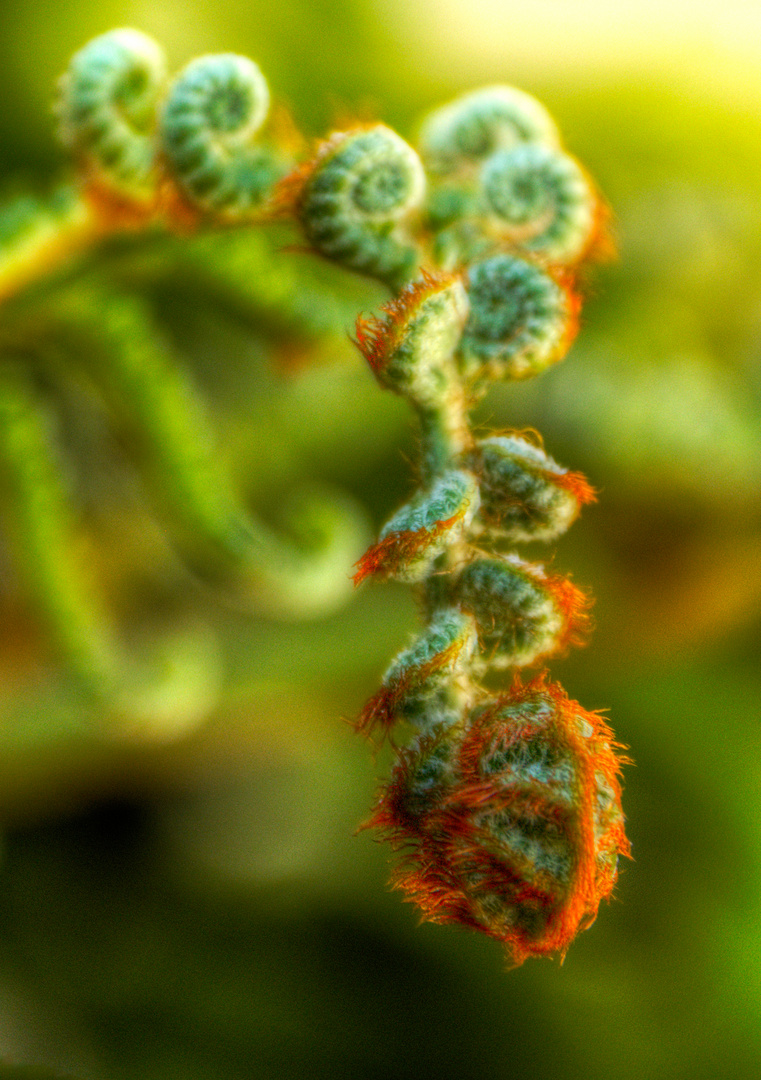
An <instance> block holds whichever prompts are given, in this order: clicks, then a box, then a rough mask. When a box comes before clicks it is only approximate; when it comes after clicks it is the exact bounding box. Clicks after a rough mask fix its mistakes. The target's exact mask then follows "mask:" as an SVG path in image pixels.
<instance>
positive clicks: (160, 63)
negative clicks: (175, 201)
mask: <svg viewBox="0 0 761 1080" xmlns="http://www.w3.org/2000/svg"><path fill="white" fill-rule="evenodd" d="M165 81H166V65H165V61H164V54H163V51H162V50H161V48H160V46H159V45H157V43H156V42H155V41H154V40H153V39H152V38H150V37H148V36H147V35H146V34H142V33H140V32H139V31H137V30H129V29H124V30H112V31H111V32H110V33H108V34H103V35H102V36H101V37H98V38H95V39H94V40H93V41H91V42H89V43H88V44H87V45H85V47H84V48H83V49H81V50H80V51H79V52H78V53H76V54H75V56H74V57H73V58H72V60H71V63H70V65H69V69H68V71H67V72H66V74H65V75H64V76H63V78H62V79H61V82H60V85H59V99H58V117H59V122H60V134H61V139H62V140H63V142H64V144H65V145H66V146H67V147H68V148H69V149H70V151H71V152H72V154H73V156H74V158H75V159H76V160H77V162H78V163H79V166H80V169H81V170H82V173H83V175H84V177H85V180H86V182H87V184H88V185H92V187H93V188H94V189H95V190H96V191H102V192H105V193H106V194H107V195H110V196H116V197H118V198H122V199H125V200H127V201H130V202H134V203H135V204H137V205H138V206H146V207H150V206H151V205H152V203H153V201H154V199H155V195H156V189H157V181H158V174H157V152H156V151H157V147H156V133H155V124H156V107H157V105H158V102H159V100H160V97H161V94H162V92H163V90H164V84H165Z"/></svg>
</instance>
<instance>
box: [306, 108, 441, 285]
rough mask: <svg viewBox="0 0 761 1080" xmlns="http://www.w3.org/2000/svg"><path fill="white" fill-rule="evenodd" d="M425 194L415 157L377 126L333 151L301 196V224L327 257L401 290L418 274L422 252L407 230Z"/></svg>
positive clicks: (340, 140)
mask: <svg viewBox="0 0 761 1080" xmlns="http://www.w3.org/2000/svg"><path fill="white" fill-rule="evenodd" d="M424 192H425V174H424V172H423V166H422V164H421V162H420V159H419V157H418V156H417V154H416V153H415V151H414V150H413V149H412V147H411V146H409V145H408V144H407V143H406V142H405V141H404V140H403V139H402V138H400V137H399V136H398V135H397V134H396V132H395V131H392V130H391V129H390V128H388V127H385V126H384V125H383V124H377V125H375V126H374V127H371V128H362V129H359V130H357V131H350V132H347V133H344V134H342V135H341V136H337V137H334V140H333V143H332V144H331V143H328V144H326V149H325V151H324V152H323V155H322V156H321V157H320V158H319V159H318V161H317V163H316V165H315V168H314V170H313V172H312V173H311V174H310V175H309V177H308V178H307V181H306V184H305V186H304V190H303V192H302V193H301V196H300V202H299V216H300V219H301V223H302V226H303V228H304V231H305V232H306V235H307V238H308V239H309V241H310V243H311V244H312V245H313V246H314V247H315V248H316V249H317V250H318V251H319V252H321V254H323V255H325V256H326V257H327V258H329V259H333V260H335V261H336V262H338V263H341V264H342V265H343V266H346V267H349V268H350V269H352V270H358V271H359V272H360V273H363V274H369V275H370V276H372V277H377V278H380V279H381V280H382V281H385V282H388V283H389V284H390V285H391V286H392V287H394V286H397V285H399V284H401V283H402V282H404V281H405V280H407V279H408V278H409V277H410V276H411V275H412V273H413V271H414V269H415V265H416V262H417V251H416V249H415V247H414V245H413V244H412V242H411V240H410V239H409V238H408V236H407V235H406V233H405V229H404V226H405V223H406V221H407V220H408V219H409V218H411V217H412V216H413V215H414V214H415V213H417V211H418V210H419V208H420V205H421V203H422V200H423V195H424Z"/></svg>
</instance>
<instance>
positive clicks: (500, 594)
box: [456, 554, 588, 670]
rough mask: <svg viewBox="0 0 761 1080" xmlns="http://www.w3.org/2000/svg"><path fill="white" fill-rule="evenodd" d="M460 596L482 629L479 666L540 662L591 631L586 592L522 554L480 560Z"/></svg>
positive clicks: (465, 575)
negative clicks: (530, 561)
mask: <svg viewBox="0 0 761 1080" xmlns="http://www.w3.org/2000/svg"><path fill="white" fill-rule="evenodd" d="M456 595H457V597H458V599H459V601H460V603H461V604H462V607H463V609H464V610H465V611H469V612H471V613H472V615H473V616H474V617H475V619H476V623H477V625H478V633H479V639H480V641H481V643H482V646H483V649H484V654H483V656H482V657H481V658H480V659H479V660H478V661H477V663H478V664H479V666H480V665H483V666H485V667H490V668H493V669H497V670H500V669H502V670H504V669H505V668H521V667H526V666H528V665H531V664H536V663H538V662H539V661H542V660H545V659H547V658H548V657H549V656H552V655H554V654H556V653H558V652H562V651H563V650H565V649H566V648H567V647H568V645H572V644H579V643H580V641H581V640H583V639H582V635H583V633H584V631H585V630H586V629H587V624H588V617H587V614H586V612H587V607H588V601H587V598H586V597H585V595H584V593H583V592H581V590H580V589H577V588H576V586H575V585H573V584H571V582H570V581H569V580H568V579H567V578H565V577H562V576H560V575H554V574H548V573H547V572H546V571H545V569H544V567H542V566H541V565H540V564H538V563H528V562H526V561H525V560H523V559H520V558H518V556H517V555H512V554H507V555H502V556H500V557H499V558H491V559H475V560H474V561H473V562H471V563H469V565H468V566H466V567H465V569H464V570H463V571H462V573H461V574H460V577H459V579H458V581H457V585H456Z"/></svg>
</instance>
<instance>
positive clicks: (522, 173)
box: [480, 143, 600, 264]
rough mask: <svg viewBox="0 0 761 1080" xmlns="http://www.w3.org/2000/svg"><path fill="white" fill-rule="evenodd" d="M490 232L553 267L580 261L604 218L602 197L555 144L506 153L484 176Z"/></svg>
mask: <svg viewBox="0 0 761 1080" xmlns="http://www.w3.org/2000/svg"><path fill="white" fill-rule="evenodd" d="M480 182H481V190H482V192H483V198H484V203H485V210H486V215H487V228H488V230H489V231H490V232H491V233H492V234H493V235H494V236H495V237H496V238H497V239H499V240H500V241H503V242H505V243H509V244H512V245H514V246H517V247H520V248H522V249H524V250H525V251H529V252H531V253H533V254H535V255H539V256H541V257H542V258H543V259H545V260H546V261H547V262H550V263H562V264H567V263H573V262H577V261H578V260H579V259H580V258H581V257H582V256H583V255H584V253H585V252H586V251H587V250H588V248H589V246H590V244H591V243H592V241H593V239H594V236H595V233H596V231H597V227H598V223H599V220H600V210H599V199H598V197H597V194H596V192H595V189H594V187H593V185H592V183H591V181H590V180H589V178H588V177H587V175H586V173H585V172H584V170H583V169H582V168H581V166H580V165H579V164H578V162H577V161H576V160H575V159H574V158H572V157H571V156H570V155H569V154H565V153H563V152H561V151H560V150H557V149H555V148H554V147H551V146H542V145H538V144H536V143H525V144H522V145H520V146H515V147H513V148H512V149H510V150H500V151H498V152H497V153H495V154H493V155H492V156H491V157H490V158H488V160H487V161H486V162H485V163H484V165H483V168H482V170H481V176H480Z"/></svg>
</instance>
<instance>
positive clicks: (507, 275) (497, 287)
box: [458, 254, 579, 383]
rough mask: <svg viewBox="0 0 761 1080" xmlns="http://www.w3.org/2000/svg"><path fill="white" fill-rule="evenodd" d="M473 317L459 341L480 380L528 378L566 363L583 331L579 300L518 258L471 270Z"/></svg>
mask: <svg viewBox="0 0 761 1080" xmlns="http://www.w3.org/2000/svg"><path fill="white" fill-rule="evenodd" d="M467 281H468V300H469V301H470V316H469V318H468V322H467V323H466V325H465V328H464V331H463V335H462V338H461V340H460V343H459V349H458V353H459V359H460V363H461V365H462V370H463V372H464V374H466V375H467V376H468V377H472V378H473V379H474V380H475V381H479V380H480V381H481V382H482V383H483V382H484V381H485V380H493V379H525V378H529V377H530V376H532V375H536V374H538V373H539V372H540V371H543V370H544V369H545V368H546V367H549V366H550V365H551V364H553V363H555V362H556V361H558V360H560V359H562V357H563V356H564V355H565V354H566V352H567V351H568V348H569V347H570V345H571V342H572V341H573V339H574V337H575V336H576V332H577V330H578V312H579V301H578V298H577V296H576V294H575V293H574V291H573V290H572V288H571V287H570V285H569V284H568V283H567V282H566V281H564V280H563V279H562V278H556V277H552V276H551V275H550V274H548V273H547V272H546V271H545V270H542V269H541V268H540V267H538V266H536V265H535V264H534V263H531V262H527V261H526V260H525V259H519V258H516V257H515V256H513V255H506V254H499V255H492V256H491V257H490V258H488V259H481V260H478V261H477V262H474V263H472V264H471V265H470V266H469V267H468V272H467Z"/></svg>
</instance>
